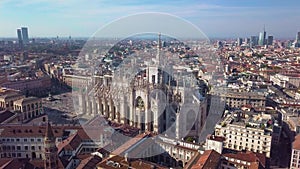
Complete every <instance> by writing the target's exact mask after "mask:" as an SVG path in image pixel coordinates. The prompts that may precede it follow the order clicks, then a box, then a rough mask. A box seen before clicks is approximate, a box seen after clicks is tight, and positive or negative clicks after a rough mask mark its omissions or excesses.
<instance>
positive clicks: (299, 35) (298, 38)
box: [295, 32, 300, 47]
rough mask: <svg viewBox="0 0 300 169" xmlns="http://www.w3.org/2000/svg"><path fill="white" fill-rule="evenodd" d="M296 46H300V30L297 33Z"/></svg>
mask: <svg viewBox="0 0 300 169" xmlns="http://www.w3.org/2000/svg"><path fill="white" fill-rule="evenodd" d="M295 47H300V32H298V33H297V35H296V40H295Z"/></svg>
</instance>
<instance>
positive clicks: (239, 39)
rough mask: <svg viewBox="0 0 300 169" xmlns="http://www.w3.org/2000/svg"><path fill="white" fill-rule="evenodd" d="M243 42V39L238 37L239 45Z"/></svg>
mask: <svg viewBox="0 0 300 169" xmlns="http://www.w3.org/2000/svg"><path fill="white" fill-rule="evenodd" d="M242 43H243V39H242V38H237V45H238V46H241V45H242Z"/></svg>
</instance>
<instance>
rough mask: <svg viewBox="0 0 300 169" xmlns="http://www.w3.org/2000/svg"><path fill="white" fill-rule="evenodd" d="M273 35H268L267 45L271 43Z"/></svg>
mask: <svg viewBox="0 0 300 169" xmlns="http://www.w3.org/2000/svg"><path fill="white" fill-rule="evenodd" d="M273 39H274V38H273V36H268V41H267V45H273Z"/></svg>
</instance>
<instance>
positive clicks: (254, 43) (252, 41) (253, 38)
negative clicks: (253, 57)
mask: <svg viewBox="0 0 300 169" xmlns="http://www.w3.org/2000/svg"><path fill="white" fill-rule="evenodd" d="M257 45H258V36H251V37H250V47H253V46H257Z"/></svg>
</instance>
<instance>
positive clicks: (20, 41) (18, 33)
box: [17, 29, 23, 47]
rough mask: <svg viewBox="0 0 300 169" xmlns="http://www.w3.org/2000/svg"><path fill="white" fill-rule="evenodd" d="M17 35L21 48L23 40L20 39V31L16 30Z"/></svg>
mask: <svg viewBox="0 0 300 169" xmlns="http://www.w3.org/2000/svg"><path fill="white" fill-rule="evenodd" d="M17 35H18V41H19V45H20V47H22V46H23V38H22V32H21V29H17Z"/></svg>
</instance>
